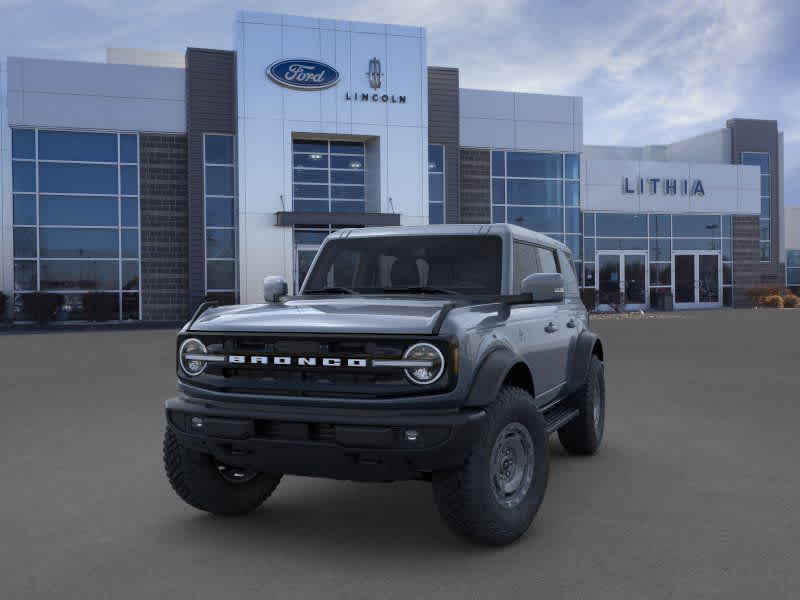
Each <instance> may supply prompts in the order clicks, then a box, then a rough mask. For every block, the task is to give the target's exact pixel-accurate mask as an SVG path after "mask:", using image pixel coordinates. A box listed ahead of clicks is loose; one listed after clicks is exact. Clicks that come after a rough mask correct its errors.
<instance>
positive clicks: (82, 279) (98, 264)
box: [41, 260, 119, 290]
mask: <svg viewBox="0 0 800 600" xmlns="http://www.w3.org/2000/svg"><path fill="white" fill-rule="evenodd" d="M41 268H42V273H41V288H42V290H116V289H119V263H118V262H117V261H115V260H98V261H93V260H43V261H41Z"/></svg>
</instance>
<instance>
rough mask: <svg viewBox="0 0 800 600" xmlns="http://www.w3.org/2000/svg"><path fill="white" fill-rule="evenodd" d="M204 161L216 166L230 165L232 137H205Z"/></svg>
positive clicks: (231, 161)
mask: <svg viewBox="0 0 800 600" xmlns="http://www.w3.org/2000/svg"><path fill="white" fill-rule="evenodd" d="M205 161H206V163H211V164H216V165H232V164H233V136H232V135H207V136H206V154H205Z"/></svg>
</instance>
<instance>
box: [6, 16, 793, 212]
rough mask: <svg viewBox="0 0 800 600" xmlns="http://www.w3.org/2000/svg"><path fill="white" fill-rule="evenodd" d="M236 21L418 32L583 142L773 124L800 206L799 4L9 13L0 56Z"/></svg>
mask: <svg viewBox="0 0 800 600" xmlns="http://www.w3.org/2000/svg"><path fill="white" fill-rule="evenodd" d="M237 9H247V10H263V11H268V12H279V13H287V14H299V15H304V16H312V17H327V18H336V19H351V20H363V21H376V22H383V23H397V24H406V25H421V26H424V27H426V28H427V32H428V64H430V65H436V66H452V67H458V68H459V69H460V81H461V86H462V87H473V88H485V89H496V90H510V91H519V92H537V93H549V94H568V95H577V96H582V97H583V110H584V143H586V144H603V145H606V144H614V145H617V144H619V145H634V146H640V145H647V144H665V143H670V142H672V141H675V140H679V139H682V138H686V137H690V136H692V135H696V134H699V133H703V132H706V131H709V130H713V129H720V128H722V127H724V126H725V121H726V120H727V119H729V118H731V117H740V118H758V119H776V120H777V121H778V126H779V127H780V129H781V130H782V131H783V132H784V136H785V137H784V140H785V190H786V193H785V200H786V203H787V204H795V205H800V177H798V175H800V110H799V109H798V107H800V58H798V57H797V55H798V51H800V34H798V31H797V28H796V24H797V23H798V22H800V2H796V1H793V0H702V1H694V0H658V1H657V2H656V1H653V0H649V1H624V0H616V1H614V0H611V1H606V2H589V1H585V0H562V1H561V2H553V1H552V0H549V1H524V0H450V1H446V0H438V1H433V0H387V1H383V2H380V1H378V2H376V1H372V0H359V1H357V2H350V1H343V0H327V1H326V0H307V1H306V0H291V1H284V0H272V1H270V0H262V1H248V0H235V1H233V2H225V1H220V0H196V1H190V0H137V1H136V2H123V1H111V0H74V1H72V2H52V1H48V0H37V1H30V0H0V56H31V57H42V58H59V59H73V60H96V61H102V60H104V59H105V49H106V48H107V47H117V48H147V49H153V50H169V51H183V50H184V49H185V48H186V47H187V46H194V47H209V48H223V49H230V48H231V47H232V36H233V34H232V31H233V19H234V14H235V11H236V10H237Z"/></svg>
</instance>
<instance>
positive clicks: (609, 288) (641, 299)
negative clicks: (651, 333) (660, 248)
mask: <svg viewBox="0 0 800 600" xmlns="http://www.w3.org/2000/svg"><path fill="white" fill-rule="evenodd" d="M597 303H598V308H599V309H601V310H602V309H605V310H609V309H614V308H617V307H621V308H622V309H623V310H640V309H643V308H646V307H647V254H646V253H644V252H622V253H620V252H613V253H611V252H598V253H597Z"/></svg>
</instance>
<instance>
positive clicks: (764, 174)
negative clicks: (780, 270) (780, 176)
mask: <svg viewBox="0 0 800 600" xmlns="http://www.w3.org/2000/svg"><path fill="white" fill-rule="evenodd" d="M742 164H743V165H753V166H756V167H759V168H760V169H761V218H760V220H759V225H760V227H759V231H760V235H759V245H760V248H761V261H762V262H769V261H770V260H771V258H772V244H771V241H770V240H771V238H770V231H769V228H770V217H771V214H770V210H771V209H770V199H771V197H772V195H771V192H770V190H771V189H772V187H771V185H770V175H769V152H742Z"/></svg>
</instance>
